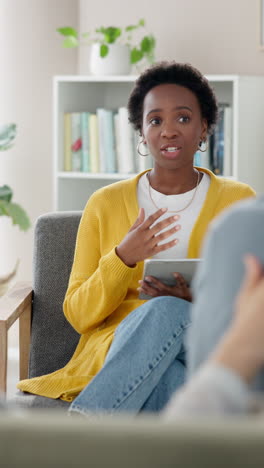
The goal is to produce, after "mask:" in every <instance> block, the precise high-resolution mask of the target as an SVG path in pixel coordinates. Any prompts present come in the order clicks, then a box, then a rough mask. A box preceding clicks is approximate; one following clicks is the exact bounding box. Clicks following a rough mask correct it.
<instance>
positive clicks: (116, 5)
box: [80, 0, 264, 75]
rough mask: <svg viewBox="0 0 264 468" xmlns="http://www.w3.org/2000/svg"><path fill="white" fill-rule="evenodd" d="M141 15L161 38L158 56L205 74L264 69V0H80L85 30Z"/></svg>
mask: <svg viewBox="0 0 264 468" xmlns="http://www.w3.org/2000/svg"><path fill="white" fill-rule="evenodd" d="M139 18H144V19H145V20H146V24H147V28H148V30H149V31H150V32H152V33H154V35H155V37H156V39H157V54H156V58H157V59H158V60H161V59H169V60H171V59H175V60H177V61H179V62H189V63H191V64H192V65H194V66H196V67H197V68H199V69H200V70H201V71H202V72H203V73H205V74H214V73H235V74H237V73H238V74H251V75H254V74H255V75H261V74H263V73H264V51H260V50H259V47H258V25H259V21H258V19H259V0H133V1H124V0H111V1H109V2H106V1H105V0H97V1H96V2H93V8H91V1H90V0H80V28H81V31H83V32H85V31H87V30H93V29H94V28H95V27H98V26H110V25H113V26H119V25H120V26H127V25H128V24H130V23H135V22H137V21H138V19H139ZM83 53H84V49H83V50H82V51H81V57H82V54H83Z"/></svg>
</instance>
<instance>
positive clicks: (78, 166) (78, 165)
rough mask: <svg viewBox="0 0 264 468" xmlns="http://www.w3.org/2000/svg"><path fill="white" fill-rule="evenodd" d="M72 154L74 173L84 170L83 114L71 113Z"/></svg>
mask: <svg viewBox="0 0 264 468" xmlns="http://www.w3.org/2000/svg"><path fill="white" fill-rule="evenodd" d="M71 152H72V171H74V172H80V171H81V170H82V134H81V113H80V112H72V113H71Z"/></svg>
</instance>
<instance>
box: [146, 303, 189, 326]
mask: <svg viewBox="0 0 264 468" xmlns="http://www.w3.org/2000/svg"><path fill="white" fill-rule="evenodd" d="M190 305H191V304H190V302H187V301H185V300H183V299H180V298H178V297H173V296H160V297H156V298H153V299H151V300H149V301H148V302H147V303H145V304H144V306H146V314H149V315H150V317H152V319H153V318H154V317H157V319H158V320H160V319H161V318H162V320H163V321H164V320H165V319H167V320H168V321H171V322H172V323H173V324H175V322H178V323H181V324H182V325H184V326H185V325H188V324H189V323H190ZM142 307H143V306H142Z"/></svg>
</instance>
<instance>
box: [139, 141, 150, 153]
mask: <svg viewBox="0 0 264 468" xmlns="http://www.w3.org/2000/svg"><path fill="white" fill-rule="evenodd" d="M142 143H143V145H144V146H145V143H144V141H143V140H140V141H139V142H138V144H137V152H138V154H140V156H143V157H145V156H148V155H149V153H146V154H143V153H141V152H140V145H142Z"/></svg>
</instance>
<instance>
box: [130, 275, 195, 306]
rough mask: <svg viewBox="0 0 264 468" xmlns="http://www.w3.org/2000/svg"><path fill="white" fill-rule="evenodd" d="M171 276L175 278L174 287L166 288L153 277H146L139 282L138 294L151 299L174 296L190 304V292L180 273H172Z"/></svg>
mask: <svg viewBox="0 0 264 468" xmlns="http://www.w3.org/2000/svg"><path fill="white" fill-rule="evenodd" d="M173 276H174V278H175V285H174V286H167V285H166V284H164V283H162V282H161V281H159V280H158V279H157V278H155V277H154V276H146V277H145V278H144V280H140V281H139V284H140V287H139V288H138V290H139V292H140V293H141V292H142V293H144V294H147V295H148V296H152V297H158V296H175V297H179V298H180V299H185V300H186V301H189V302H192V294H191V290H190V288H189V286H188V284H187V283H186V281H185V279H184V278H183V276H182V275H181V274H180V273H173Z"/></svg>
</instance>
